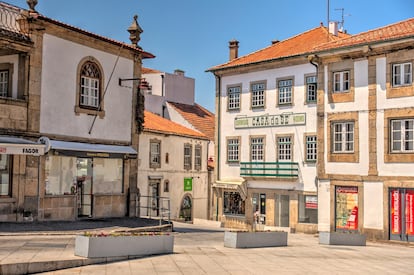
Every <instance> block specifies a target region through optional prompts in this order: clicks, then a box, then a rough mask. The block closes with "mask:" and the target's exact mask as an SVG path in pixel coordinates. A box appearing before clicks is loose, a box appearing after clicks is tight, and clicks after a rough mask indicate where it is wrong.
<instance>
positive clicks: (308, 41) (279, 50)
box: [208, 26, 349, 71]
mask: <svg viewBox="0 0 414 275" xmlns="http://www.w3.org/2000/svg"><path fill="white" fill-rule="evenodd" d="M345 37H349V34H345V33H342V32H338V36H335V35H332V34H328V30H327V28H325V27H323V26H320V27H317V28H314V29H311V30H309V31H307V32H303V33H301V34H298V35H296V36H293V37H291V38H288V39H286V40H283V41H280V42H277V43H275V44H272V45H270V46H269V47H267V48H264V49H261V50H258V51H256V52H253V53H250V54H248V55H245V56H242V57H239V58H236V59H233V60H231V61H229V62H227V63H224V64H221V65H218V66H215V67H212V68H210V69H209V70H208V71H215V70H220V69H225V68H231V67H237V66H242V65H249V64H254V63H259V62H263V61H270V60H274V59H278V58H284V57H291V56H297V55H301V54H305V53H309V52H311V51H312V50H313V49H314V48H315V47H316V46H317V45H320V44H323V43H326V42H327V40H328V39H329V41H334V40H339V39H342V38H345Z"/></svg>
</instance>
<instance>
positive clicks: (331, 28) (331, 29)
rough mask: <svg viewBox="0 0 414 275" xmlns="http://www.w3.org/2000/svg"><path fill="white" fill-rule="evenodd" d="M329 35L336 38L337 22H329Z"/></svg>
mask: <svg viewBox="0 0 414 275" xmlns="http://www.w3.org/2000/svg"><path fill="white" fill-rule="evenodd" d="M329 33H330V34H333V35H335V36H338V22H335V21H331V22H329Z"/></svg>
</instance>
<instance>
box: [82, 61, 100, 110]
mask: <svg viewBox="0 0 414 275" xmlns="http://www.w3.org/2000/svg"><path fill="white" fill-rule="evenodd" d="M80 73H81V83H80V85H81V86H80V98H79V100H80V102H79V105H80V106H82V107H87V108H93V109H98V108H99V104H100V89H101V87H100V82H101V72H100V70H99V68H98V66H97V65H96V64H95V63H93V62H90V61H88V62H85V63H84V64H83V66H82V69H81V72H80Z"/></svg>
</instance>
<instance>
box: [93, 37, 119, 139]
mask: <svg viewBox="0 0 414 275" xmlns="http://www.w3.org/2000/svg"><path fill="white" fill-rule="evenodd" d="M123 47H124V45H123V44H122V45H121V47H120V48H119V52H118V56H117V57H116V60H115V63H114V67H113V68H112V72H111V75H110V76H109V79H108V82H107V83H106V87H105V90H104V93H103V95H102V98H101V99H100V100H99V105H98V112H99V111H100V110H101V103H102V101H103V100H104V97H105V95H106V92H107V91H108V87H109V83H110V82H111V79H112V76H113V74H114V71H115V69H116V66H117V65H118V61H119V57H120V55H121V50H122V48H123ZM98 112H97V113H96V114H95V115H94V117H93V121H92V125H91V127H90V128H89V132H88V134H91V133H92V128H93V126H94V125H95V121H96V117H97V116H98Z"/></svg>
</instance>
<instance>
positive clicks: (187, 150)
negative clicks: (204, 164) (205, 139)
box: [184, 144, 193, 170]
mask: <svg viewBox="0 0 414 275" xmlns="http://www.w3.org/2000/svg"><path fill="white" fill-rule="evenodd" d="M192 148H193V147H192V145H191V144H184V169H185V170H191V163H192Z"/></svg>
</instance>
